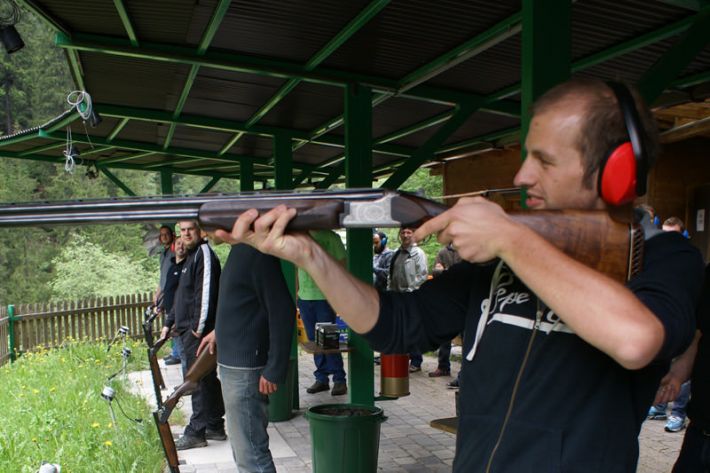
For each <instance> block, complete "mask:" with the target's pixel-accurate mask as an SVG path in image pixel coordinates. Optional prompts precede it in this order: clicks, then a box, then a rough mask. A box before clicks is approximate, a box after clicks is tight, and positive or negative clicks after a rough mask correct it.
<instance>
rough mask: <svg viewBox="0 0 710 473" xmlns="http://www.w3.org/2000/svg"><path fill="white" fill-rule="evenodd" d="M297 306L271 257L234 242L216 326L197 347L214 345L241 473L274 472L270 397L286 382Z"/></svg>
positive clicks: (224, 276)
mask: <svg viewBox="0 0 710 473" xmlns="http://www.w3.org/2000/svg"><path fill="white" fill-rule="evenodd" d="M295 320H296V306H295V305H294V303H293V298H292V296H291V293H290V292H289V290H288V287H287V286H286V280H285V279H284V277H283V274H282V273H281V264H280V263H279V260H278V259H276V258H274V257H273V256H268V255H265V254H263V253H259V252H258V251H257V250H255V249H254V248H252V247H251V246H249V245H234V246H233V247H232V250H231V251H230V252H229V257H228V258H227V262H226V263H225V265H224V272H223V273H222V279H221V281H220V283H219V304H218V307H217V328H216V329H215V331H214V332H211V333H209V334H208V335H206V336H205V337H204V338H203V339H202V343H201V344H200V348H199V351H200V352H201V351H202V350H203V349H205V348H206V347H207V346H209V347H210V348H209V349H210V351H211V352H214V351H213V350H214V346H215V342H216V345H217V347H218V350H217V363H218V370H219V377H220V379H221V381H222V395H223V396H224V401H225V407H226V414H227V426H228V430H229V441H230V443H231V446H232V455H233V456H234V461H235V463H236V464H237V470H238V471H240V472H244V473H246V472H261V473H276V469H275V467H274V462H273V459H272V456H271V451H270V450H269V435H268V434H267V433H266V426H267V425H268V423H269V412H268V406H269V399H268V395H269V394H272V393H274V392H276V390H277V388H278V386H277V384H281V383H283V382H285V381H286V373H287V371H288V360H289V355H290V352H291V340H292V338H293V326H294V324H295Z"/></svg>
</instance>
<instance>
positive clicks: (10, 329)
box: [7, 305, 17, 363]
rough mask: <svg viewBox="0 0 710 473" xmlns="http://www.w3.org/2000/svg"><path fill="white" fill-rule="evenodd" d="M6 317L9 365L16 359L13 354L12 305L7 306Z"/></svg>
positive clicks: (13, 307) (13, 319) (13, 312)
mask: <svg viewBox="0 0 710 473" xmlns="http://www.w3.org/2000/svg"><path fill="white" fill-rule="evenodd" d="M7 317H8V322H9V324H8V326H7V331H8V333H9V335H10V336H9V339H10V346H9V347H8V348H9V350H10V363H13V362H14V361H15V358H17V354H16V353H15V306H14V305H9V306H7Z"/></svg>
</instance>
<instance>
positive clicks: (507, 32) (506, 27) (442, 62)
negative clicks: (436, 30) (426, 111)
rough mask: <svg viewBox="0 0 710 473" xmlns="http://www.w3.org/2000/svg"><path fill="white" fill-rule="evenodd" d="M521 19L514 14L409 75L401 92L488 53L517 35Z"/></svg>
mask: <svg viewBox="0 0 710 473" xmlns="http://www.w3.org/2000/svg"><path fill="white" fill-rule="evenodd" d="M520 19H521V13H520V12H518V13H514V14H513V15H511V16H509V17H508V18H506V19H505V20H503V21H501V22H499V23H497V24H496V25H494V26H492V27H491V28H489V29H487V30H486V31H484V32H483V33H481V34H479V35H476V36H475V37H473V38H471V39H469V40H468V41H466V42H465V43H463V44H461V45H459V46H458V47H456V48H454V49H452V50H451V51H449V52H447V53H446V54H444V55H442V56H439V57H438V58H436V59H435V60H433V61H431V62H430V63H428V64H425V65H424V66H422V67H420V68H418V69H417V70H415V71H413V72H411V73H409V74H407V75H406V76H404V78H402V80H401V81H400V87H399V88H400V92H404V91H407V90H409V89H411V88H413V87H416V86H417V85H419V84H422V83H424V82H426V81H428V80H429V79H431V78H433V77H436V76H438V75H439V74H441V73H442V72H444V71H446V70H449V69H451V68H452V67H454V66H457V65H459V64H461V63H462V62H464V61H467V60H469V59H471V58H472V57H474V56H476V55H478V54H480V53H482V52H483V51H487V50H488V49H490V48H492V47H493V46H495V45H497V44H500V43H502V42H503V41H505V40H507V39H508V38H510V37H512V36H515V35H517V34H518V33H520V30H521V24H520Z"/></svg>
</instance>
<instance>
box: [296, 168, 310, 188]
mask: <svg viewBox="0 0 710 473" xmlns="http://www.w3.org/2000/svg"><path fill="white" fill-rule="evenodd" d="M309 177H313V169H309V170H307V171H302V172H301V173H300V174H299V175H298V176H296V177H294V178H293V187H294V188H296V187H298V186H300V185H301V184H303V183H304V182H305V181H306V179H308V178H309Z"/></svg>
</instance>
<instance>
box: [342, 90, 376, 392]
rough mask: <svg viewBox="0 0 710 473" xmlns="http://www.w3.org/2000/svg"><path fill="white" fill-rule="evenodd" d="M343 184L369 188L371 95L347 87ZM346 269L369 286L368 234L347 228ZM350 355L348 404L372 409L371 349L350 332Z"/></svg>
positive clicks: (370, 172) (369, 249) (367, 232)
mask: <svg viewBox="0 0 710 473" xmlns="http://www.w3.org/2000/svg"><path fill="white" fill-rule="evenodd" d="M344 95H345V97H344V99H345V113H344V117H345V154H346V156H347V157H346V159H345V162H344V168H345V176H346V177H345V181H346V182H345V183H346V186H347V187H372V91H371V90H370V89H369V88H367V87H361V86H358V85H351V86H348V87H346V88H345V94H344ZM346 234H347V255H348V257H347V267H348V271H350V273H352V274H353V275H354V276H355V277H357V278H359V279H361V280H363V281H365V282H367V283H368V284H372V230H370V229H369V228H359V229H353V228H349V229H348V230H347V231H346ZM349 335H350V338H349V342H348V343H349V344H350V345H352V346H353V351H352V352H350V355H349V356H348V365H349V366H348V373H350V389H349V390H348V396H349V401H350V402H352V403H356V404H366V405H369V406H373V405H374V404H375V399H374V394H373V393H374V391H375V387H374V376H373V373H374V370H373V366H374V363H373V355H372V349H371V348H370V347H369V345H368V344H367V342H365V340H364V339H363V338H362V337H360V336H359V335H357V334H355V333H353V332H352V331H351V332H350V334H349Z"/></svg>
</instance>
